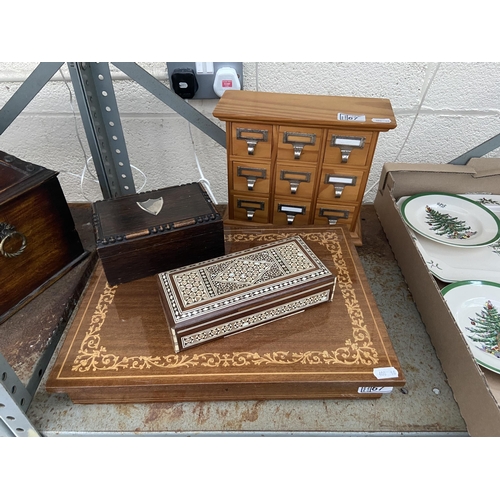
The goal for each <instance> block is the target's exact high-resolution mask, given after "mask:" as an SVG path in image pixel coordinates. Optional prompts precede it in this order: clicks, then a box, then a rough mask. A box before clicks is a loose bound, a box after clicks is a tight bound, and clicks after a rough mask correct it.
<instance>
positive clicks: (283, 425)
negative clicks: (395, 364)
mask: <svg viewBox="0 0 500 500" xmlns="http://www.w3.org/2000/svg"><path fill="white" fill-rule="evenodd" d="M362 229H363V242H364V244H363V246H362V247H360V248H358V253H359V256H360V258H361V261H362V263H363V267H364V270H365V273H366V275H367V278H368V280H369V282H370V285H371V288H372V291H373V294H374V296H375V299H376V301H377V304H378V307H379V309H380V312H381V315H382V317H383V319H384V321H385V324H386V327H387V330H388V332H389V335H390V337H391V339H392V342H393V345H394V348H395V351H396V354H397V356H398V358H399V360H400V363H401V367H402V369H403V371H404V373H405V376H406V380H407V385H406V387H405V388H404V389H402V390H399V389H398V390H394V391H393V392H392V393H391V394H386V395H384V396H383V397H382V398H380V399H378V400H304V401H236V402H193V403H156V404H115V405H75V404H73V403H72V402H71V400H70V399H69V398H68V397H67V396H65V395H61V394H48V393H47V392H46V391H45V389H44V380H42V382H41V384H40V387H39V389H38V391H37V393H36V394H35V397H34V399H33V401H32V403H31V406H30V408H29V410H28V412H27V415H28V418H29V419H30V420H31V422H32V423H33V425H34V426H35V428H37V429H38V431H39V432H40V433H41V434H42V435H44V436H75V435H76V436H88V435H98V436H104V435H106V436H107V435H113V436H116V435H139V436H145V435H148V436H171V435H189V436H199V435H206V436H212V435H215V436H218V435H224V436H235V435H236V436H242V435H243V436H254V435H255V436H260V435H272V436H279V435H294V436H296V435H301V436H302V435H308V436H315V435H318V436H323V435H325V436H337V435H342V436H350V435H380V436H392V435H418V436H429V435H431V436H435V435H446V436H461V435H467V430H466V425H465V422H464V421H463V419H462V417H461V415H460V411H459V408H458V406H457V404H456V402H455V400H454V399H453V394H452V391H451V389H450V387H449V386H448V384H447V382H446V378H445V375H444V374H443V371H442V369H441V365H440V363H439V360H438V358H437V357H436V353H435V351H434V348H433V347H432V344H431V342H430V340H429V337H428V335H427V333H426V330H425V327H424V325H423V323H422V321H421V319H420V316H419V313H418V311H417V309H416V307H415V304H414V302H413V300H412V297H411V294H410V292H409V291H408V288H407V286H406V284H405V282H404V278H403V276H402V275H401V272H400V270H399V267H398V266H397V264H396V262H395V260H394V257H393V254H392V252H391V249H390V247H389V244H388V242H387V240H386V238H385V235H384V233H383V230H382V228H381V226H380V223H379V221H378V218H377V215H376V213H375V210H374V208H373V206H372V205H365V206H363V210H362ZM61 344H62V342H60V343H59V345H61ZM56 354H57V351H56ZM55 357H56V356H54V357H53V358H52V361H54V359H55ZM50 369H51V365H49V367H48V369H47V373H49V372H50Z"/></svg>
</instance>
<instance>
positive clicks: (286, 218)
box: [273, 197, 311, 226]
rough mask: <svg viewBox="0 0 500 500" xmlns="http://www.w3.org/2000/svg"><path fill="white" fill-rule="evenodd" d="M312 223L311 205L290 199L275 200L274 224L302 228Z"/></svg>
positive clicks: (307, 202) (303, 201)
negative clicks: (301, 226)
mask: <svg viewBox="0 0 500 500" xmlns="http://www.w3.org/2000/svg"><path fill="white" fill-rule="evenodd" d="M310 223H311V203H310V202H309V201H305V200H299V199H297V200H290V199H289V198H278V197H276V198H275V199H274V211H273V224H276V225H278V226H286V225H292V224H293V225H295V226H300V225H304V224H310Z"/></svg>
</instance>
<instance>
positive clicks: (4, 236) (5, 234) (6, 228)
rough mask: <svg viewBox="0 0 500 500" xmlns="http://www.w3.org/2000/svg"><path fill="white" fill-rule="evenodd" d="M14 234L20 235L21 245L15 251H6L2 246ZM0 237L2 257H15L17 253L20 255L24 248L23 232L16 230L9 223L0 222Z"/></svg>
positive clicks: (24, 237) (24, 238) (25, 244)
mask: <svg viewBox="0 0 500 500" xmlns="http://www.w3.org/2000/svg"><path fill="white" fill-rule="evenodd" d="M15 236H18V237H19V236H20V237H21V246H20V247H19V249H18V250H17V251H15V252H7V251H6V250H5V249H4V246H5V244H6V243H7V241H8V240H9V239H10V238H13V237H15ZM0 238H1V239H0V254H1V255H3V256H4V257H8V258H12V257H17V256H18V255H21V254H22V253H23V252H24V250H25V249H26V246H27V241H26V236H24V234H22V233H20V232H19V231H16V228H15V227H14V226H12V225H10V224H7V223H5V222H0Z"/></svg>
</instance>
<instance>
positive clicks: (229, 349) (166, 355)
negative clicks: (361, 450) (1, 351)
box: [45, 226, 405, 403]
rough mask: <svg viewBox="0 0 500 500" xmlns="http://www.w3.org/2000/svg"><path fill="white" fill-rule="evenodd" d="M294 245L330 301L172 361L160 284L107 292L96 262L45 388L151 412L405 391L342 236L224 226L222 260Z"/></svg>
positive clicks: (341, 229)
mask: <svg viewBox="0 0 500 500" xmlns="http://www.w3.org/2000/svg"><path fill="white" fill-rule="evenodd" d="M293 235H299V236H300V237H301V238H302V239H303V240H304V241H305V242H306V243H307V245H308V246H309V247H310V248H311V249H312V250H313V251H314V253H315V254H316V255H317V256H318V257H319V258H320V259H321V261H322V262H323V263H324V264H325V265H326V266H327V267H328V268H329V269H330V271H331V272H332V273H333V274H335V275H336V276H337V281H336V285H335V295H334V297H333V300H332V301H331V302H327V303H325V304H322V305H320V306H318V307H312V308H310V309H306V310H305V311H304V312H302V313H300V314H295V315H293V316H289V317H287V318H283V319H281V320H279V321H275V322H270V323H266V324H265V325H262V326H260V327H259V328H253V329H252V330H248V331H246V332H245V333H242V334H241V335H232V336H229V337H226V338H224V339H223V340H221V341H215V342H210V343H206V344H201V345H198V346H197V347H193V348H192V349H188V350H186V351H183V352H181V353H178V354H176V353H175V352H174V349H173V346H172V341H171V340H170V335H169V332H168V326H167V323H166V321H165V316H164V313H163V311H162V306H161V302H160V296H159V293H158V280H157V277H156V276H150V277H148V278H143V279H141V280H136V281H132V282H130V283H124V284H123V285H119V286H109V284H108V283H107V281H106V277H105V275H104V272H103V270H102V267H101V265H100V264H98V266H97V268H96V270H95V272H94V274H93V276H92V278H91V280H90V283H89V285H88V288H87V290H86V291H85V293H84V295H83V297H82V299H81V301H80V304H79V307H78V310H77V313H76V315H75V316H74V318H73V321H72V323H71V325H69V326H68V329H67V332H66V335H65V338H64V340H63V342H61V346H60V351H59V352H58V353H57V355H56V356H55V360H54V364H53V366H52V368H51V370H50V375H49V377H48V379H47V382H46V384H45V387H46V390H47V391H48V392H57V393H66V394H68V395H69V397H70V398H71V400H72V401H73V402H74V403H147V402H151V403H153V402H173V401H216V400H249V399H251V400H259V399H260V400H261V399H335V398H361V399H365V398H380V397H384V394H386V396H387V393H389V392H391V389H392V388H393V387H402V386H403V385H404V384H405V377H404V374H403V372H402V370H401V366H400V364H399V361H398V358H397V356H396V353H395V352H394V348H393V346H392V343H391V340H390V338H389V336H388V333H387V330H386V328H385V325H384V322H383V320H382V318H381V316H380V313H379V311H378V309H377V305H376V302H375V299H374V297H373V294H372V292H371V290H370V286H369V284H368V281H367V279H366V275H365V274H364V271H363V267H362V265H361V262H360V260H359V257H358V255H357V253H356V250H355V248H354V246H353V244H352V241H351V239H350V236H349V232H348V231H347V229H346V228H345V226H337V227H334V228H328V227H325V228H321V227H315V226H309V227H303V228H288V227H284V228H255V227H254V228H250V227H248V228H245V229H243V228H235V227H229V226H228V227H226V228H225V244H226V253H227V254H229V253H234V252H239V251H242V250H245V249H247V248H251V247H255V246H257V245H262V244H266V243H269V242H272V241H277V240H281V239H283V238H286V237H288V236H293ZM124 331H126V333H127V334H126V335H124ZM383 368H386V369H387V368H391V372H392V374H391V376H390V377H384V378H378V377H380V375H378V376H377V375H376V373H377V370H379V369H383ZM389 396H390V395H389Z"/></svg>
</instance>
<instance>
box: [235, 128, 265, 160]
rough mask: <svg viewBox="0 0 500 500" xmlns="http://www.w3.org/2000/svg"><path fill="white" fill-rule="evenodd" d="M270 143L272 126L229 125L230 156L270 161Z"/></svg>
mask: <svg viewBox="0 0 500 500" xmlns="http://www.w3.org/2000/svg"><path fill="white" fill-rule="evenodd" d="M272 141H273V127H272V125H265V124H262V123H232V124H231V154H232V155H234V156H241V157H247V158H248V157H250V158H267V159H271V148H272Z"/></svg>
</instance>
